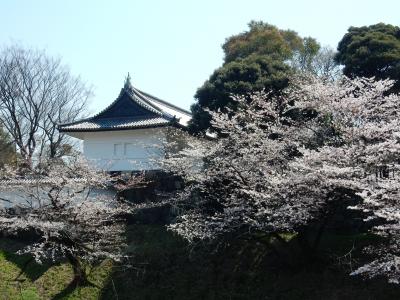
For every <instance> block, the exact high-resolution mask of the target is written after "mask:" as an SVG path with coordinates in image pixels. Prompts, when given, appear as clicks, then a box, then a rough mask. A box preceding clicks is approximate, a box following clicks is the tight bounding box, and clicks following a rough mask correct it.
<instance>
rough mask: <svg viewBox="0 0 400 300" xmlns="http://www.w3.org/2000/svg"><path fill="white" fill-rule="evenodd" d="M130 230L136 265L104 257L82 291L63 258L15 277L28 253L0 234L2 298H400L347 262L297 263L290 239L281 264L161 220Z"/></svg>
mask: <svg viewBox="0 0 400 300" xmlns="http://www.w3.org/2000/svg"><path fill="white" fill-rule="evenodd" d="M127 234H128V237H129V240H130V250H131V251H132V252H133V253H136V256H135V258H134V260H133V263H134V264H135V263H137V264H136V265H135V268H132V269H130V270H126V269H121V268H117V267H114V268H113V267H112V265H111V263H110V262H107V261H106V262H103V264H101V265H100V266H98V267H96V268H94V269H93V271H92V273H91V275H90V279H91V281H92V282H93V283H94V284H95V285H97V287H94V286H89V287H80V288H77V289H70V288H68V283H69V282H70V280H71V278H72V271H71V269H70V268H69V267H68V266H67V265H65V264H61V265H58V266H46V265H45V266H41V265H38V264H36V263H29V264H28V265H27V267H26V268H25V270H24V272H23V273H22V274H21V275H20V276H18V275H19V273H20V271H21V269H24V265H25V264H26V262H27V261H28V260H29V257H27V256H17V255H12V254H10V253H11V252H12V251H15V249H12V247H10V246H13V243H14V242H10V240H6V239H3V240H1V239H0V249H7V250H8V251H2V252H0V299H88V300H90V299H106V300H112V299H118V300H123V299H149V300H150V299H327V300H333V299H363V300H365V299H400V290H399V288H398V287H397V286H392V285H389V284H387V283H386V282H385V281H383V280H381V281H376V280H375V281H362V280H360V279H355V278H350V277H349V276H348V266H347V265H342V266H339V265H335V264H332V263H328V262H326V263H325V262H322V263H319V264H315V265H309V264H302V263H298V262H299V261H300V256H299V255H298V252H296V250H295V249H296V247H291V245H289V247H287V248H288V249H289V252H287V253H285V255H286V256H287V257H289V258H290V259H289V260H288V259H287V258H286V259H285V260H284V262H282V261H281V260H280V259H279V257H277V256H276V255H275V254H273V253H272V252H271V251H268V250H267V251H266V248H265V246H263V245H261V244H258V243H254V242H252V243H248V242H244V241H236V242H234V243H233V244H231V245H230V246H228V247H227V248H224V249H219V250H218V251H215V248H213V251H210V249H208V250H207V249H202V250H196V251H192V249H189V248H188V247H187V245H186V243H185V242H184V241H182V240H181V239H179V238H177V237H175V236H173V235H172V234H170V233H168V232H166V231H165V229H164V227H163V226H160V225H133V226H130V228H129V231H128V233H127ZM363 238H364V237H363V236H360V237H354V236H353V237H350V238H349V237H340V236H339V237H337V236H336V237H334V238H332V237H331V238H329V239H326V240H325V241H323V243H322V244H323V248H324V249H325V250H326V251H328V250H332V249H331V248H332V247H334V251H335V252H336V254H337V255H343V254H344V253H346V251H347V250H348V249H349V247H351V246H352V244H353V243H356V244H360V243H362V242H363V241H362V240H363ZM343 261H346V260H345V259H343ZM293 262H295V263H293ZM15 279H18V280H15ZM111 279H112V280H111Z"/></svg>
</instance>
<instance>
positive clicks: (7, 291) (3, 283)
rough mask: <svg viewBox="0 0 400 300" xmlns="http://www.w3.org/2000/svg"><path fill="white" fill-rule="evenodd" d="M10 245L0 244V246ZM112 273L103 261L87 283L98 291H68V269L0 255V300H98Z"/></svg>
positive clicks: (18, 257) (25, 258)
mask: <svg viewBox="0 0 400 300" xmlns="http://www.w3.org/2000/svg"><path fill="white" fill-rule="evenodd" d="M13 243H14V242H13V241H10V240H3V241H2V244H8V245H12V244H13ZM21 270H24V272H21ZM111 270H112V265H111V263H110V262H108V261H105V262H103V263H102V264H101V265H100V266H97V267H95V268H93V270H92V271H91V274H90V277H89V278H90V281H91V282H92V283H94V284H95V285H96V286H98V287H100V288H98V287H96V286H87V287H79V288H77V289H71V288H70V287H69V286H68V284H69V282H70V281H71V279H72V269H71V268H70V267H69V265H66V264H61V265H56V266H49V265H39V264H37V263H35V262H34V261H31V259H30V258H29V257H28V256H19V255H15V254H11V253H10V252H8V251H0V299H2V300H3V299H10V300H14V299H23V300H28V299H29V300H36V299H88V300H89V299H99V297H100V294H101V288H102V287H103V286H104V284H105V282H106V280H107V279H108V277H109V274H110V273H111Z"/></svg>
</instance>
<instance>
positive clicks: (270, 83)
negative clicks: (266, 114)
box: [191, 55, 290, 132]
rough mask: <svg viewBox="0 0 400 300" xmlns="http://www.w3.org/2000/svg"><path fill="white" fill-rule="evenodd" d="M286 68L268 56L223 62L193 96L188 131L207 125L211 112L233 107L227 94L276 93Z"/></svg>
mask: <svg viewBox="0 0 400 300" xmlns="http://www.w3.org/2000/svg"><path fill="white" fill-rule="evenodd" d="M289 74H290V67H289V66H288V65H287V64H284V63H283V62H282V61H279V60H274V59H273V58H271V57H269V56H258V55H251V56H248V57H246V58H243V59H237V60H235V61H232V62H229V63H226V64H225V65H224V66H222V67H221V68H219V69H217V70H216V71H215V72H214V73H213V74H212V75H211V77H210V79H209V80H208V81H206V82H205V83H204V85H203V86H202V87H201V88H200V89H198V90H197V93H196V95H195V97H196V99H197V100H198V102H197V103H196V104H194V105H193V106H192V113H193V120H192V123H191V129H192V130H193V131H195V132H200V131H202V130H204V129H207V128H208V127H209V126H210V115H209V114H208V113H207V112H205V111H204V108H208V109H210V110H212V111H217V110H218V109H223V108H225V107H230V108H234V105H235V103H234V102H233V101H232V99H231V95H245V94H248V93H251V92H255V91H260V90H263V89H265V90H268V91H275V92H279V91H281V90H282V89H284V88H285V87H287V85H288V82H289Z"/></svg>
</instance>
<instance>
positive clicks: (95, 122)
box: [58, 78, 191, 132]
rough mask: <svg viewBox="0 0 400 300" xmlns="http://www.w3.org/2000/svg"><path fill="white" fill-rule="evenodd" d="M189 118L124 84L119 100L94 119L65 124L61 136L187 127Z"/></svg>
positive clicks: (174, 108) (175, 108) (189, 115)
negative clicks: (107, 131) (175, 126)
mask: <svg viewBox="0 0 400 300" xmlns="http://www.w3.org/2000/svg"><path fill="white" fill-rule="evenodd" d="M190 119H191V114H190V113H189V112H188V111H186V110H183V109H181V108H179V107H177V106H175V105H172V104H170V103H168V102H166V101H164V100H161V99H158V98H156V97H154V96H151V95H150V94H147V93H144V92H142V91H140V90H138V89H136V88H134V87H132V85H131V84H130V81H129V78H128V79H127V80H126V82H125V85H124V87H123V88H122V90H121V92H120V94H119V96H118V98H117V99H116V100H115V101H114V102H113V103H111V104H110V105H109V106H108V107H107V108H106V109H104V110H103V111H101V112H100V113H98V114H97V115H95V116H93V117H90V118H87V119H84V120H80V121H77V122H73V123H68V124H60V125H59V127H58V128H59V130H60V131H61V132H75V131H103V130H122V129H137V128H148V127H158V126H167V125H172V124H174V125H178V126H180V127H186V126H187V125H188V122H189V120H190Z"/></svg>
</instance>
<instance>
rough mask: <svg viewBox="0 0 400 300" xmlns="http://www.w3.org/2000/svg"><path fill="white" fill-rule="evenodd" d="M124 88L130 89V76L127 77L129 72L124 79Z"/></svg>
mask: <svg viewBox="0 0 400 300" xmlns="http://www.w3.org/2000/svg"><path fill="white" fill-rule="evenodd" d="M124 88H128V89H131V88H132V84H131V75H129V72H128V76H126V78H125V84H124Z"/></svg>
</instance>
